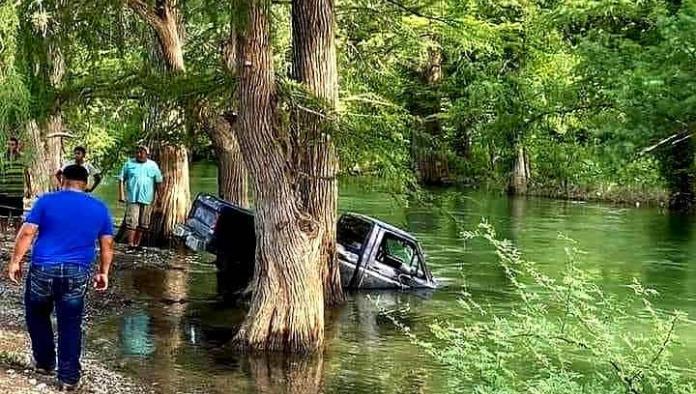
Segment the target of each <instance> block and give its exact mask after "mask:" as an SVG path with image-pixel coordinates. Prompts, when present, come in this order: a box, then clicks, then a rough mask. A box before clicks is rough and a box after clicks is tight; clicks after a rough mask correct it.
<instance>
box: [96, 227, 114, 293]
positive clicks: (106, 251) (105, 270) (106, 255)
mask: <svg viewBox="0 0 696 394" xmlns="http://www.w3.org/2000/svg"><path fill="white" fill-rule="evenodd" d="M113 259H114V237H113V236H111V235H104V236H102V237H101V238H99V271H98V272H97V274H96V275H95V276H94V288H95V289H97V291H104V290H106V289H107V288H108V287H109V269H110V268H111V262H112V261H113Z"/></svg>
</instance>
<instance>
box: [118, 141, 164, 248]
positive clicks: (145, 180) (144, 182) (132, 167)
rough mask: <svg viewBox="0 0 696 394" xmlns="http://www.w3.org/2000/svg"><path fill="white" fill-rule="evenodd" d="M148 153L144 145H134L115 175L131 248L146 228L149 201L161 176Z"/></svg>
mask: <svg viewBox="0 0 696 394" xmlns="http://www.w3.org/2000/svg"><path fill="white" fill-rule="evenodd" d="M148 155H149V150H148V148H147V147H146V146H144V145H140V146H138V147H137V148H136V149H135V157H134V158H132V159H129V160H128V161H127V162H126V164H124V165H123V168H122V169H121V174H120V175H119V180H120V182H119V184H118V193H119V201H121V202H125V203H126V216H125V220H124V222H125V225H126V235H127V238H128V247H129V248H131V249H132V248H137V247H139V246H140V240H141V239H142V235H143V233H144V232H146V231H148V229H149V228H150V216H151V214H152V203H153V202H154V201H155V194H156V192H157V188H158V187H159V185H160V184H161V183H162V180H163V179H162V172H161V171H160V169H159V166H158V165H157V163H155V162H154V161H152V160H150V159H149V158H148Z"/></svg>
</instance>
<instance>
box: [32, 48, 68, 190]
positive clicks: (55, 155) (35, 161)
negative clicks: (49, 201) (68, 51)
mask: <svg viewBox="0 0 696 394" xmlns="http://www.w3.org/2000/svg"><path fill="white" fill-rule="evenodd" d="M42 40H44V44H45V46H46V64H45V68H44V67H39V66H38V65H37V66H36V67H34V70H37V71H38V72H39V73H42V72H45V73H46V74H39V75H35V76H34V77H35V78H37V79H39V80H41V81H43V82H44V83H48V85H50V87H51V88H52V89H60V87H61V85H62V83H63V77H64V76H65V59H64V57H63V53H62V52H61V50H60V48H59V47H58V43H57V42H56V41H57V39H56V37H46V38H43V39H42ZM50 107H51V112H50V113H48V114H47V116H46V117H45V119H43V120H42V121H40V122H37V121H31V122H29V124H28V126H27V131H28V135H29V139H30V140H31V152H30V155H31V156H32V160H31V162H32V164H31V166H30V169H29V172H30V178H31V189H32V190H31V194H32V195H33V196H38V195H40V194H42V193H45V192H48V191H51V190H55V189H56V182H55V178H54V174H55V172H56V170H57V169H59V168H60V167H61V165H62V163H63V137H64V136H65V135H66V133H65V132H64V129H63V115H62V111H61V104H60V102H59V101H54V102H53V103H51V105H50Z"/></svg>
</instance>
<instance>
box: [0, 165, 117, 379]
mask: <svg viewBox="0 0 696 394" xmlns="http://www.w3.org/2000/svg"><path fill="white" fill-rule="evenodd" d="M87 177H88V176H87V170H86V169H85V168H84V167H81V166H78V165H72V166H68V167H66V168H65V170H64V171H63V176H62V183H61V190H60V191H56V192H53V193H47V194H44V195H42V196H41V197H39V199H38V200H37V201H36V203H35V204H34V206H33V207H32V209H31V211H30V212H29V215H28V216H27V219H26V221H25V223H24V224H23V225H22V227H21V228H20V230H19V234H18V235H17V239H16V241H15V245H14V251H13V254H12V258H11V261H10V264H8V266H7V276H8V277H9V279H10V281H12V282H13V283H14V284H17V285H19V284H20V279H21V276H22V265H23V259H24V256H25V255H26V253H27V251H28V250H29V248H31V247H32V244H33V249H32V254H31V264H30V266H29V270H28V274H27V278H26V286H25V292H24V307H25V318H26V324H27V330H28V331H29V337H30V338H31V347H32V353H33V356H34V366H35V369H36V371H37V372H39V373H42V374H46V375H49V374H53V372H54V370H55V368H56V364H57V367H58V383H59V386H60V389H61V390H65V391H73V390H76V389H77V388H78V386H79V382H80V375H81V366H80V355H81V352H82V320H83V311H84V299H85V293H86V292H87V287H88V285H89V281H90V276H91V270H92V262H93V261H94V259H95V254H96V251H95V249H96V248H95V247H96V242H97V241H98V242H99V246H100V249H99V257H100V264H99V268H98V271H97V272H96V273H95V275H94V277H93V286H94V288H95V289H96V290H97V291H100V292H101V291H104V290H106V289H107V287H108V286H109V268H110V266H111V261H112V259H113V221H112V219H111V214H110V213H109V209H108V208H107V207H106V205H105V204H104V203H103V202H101V201H99V200H98V199H96V198H94V197H92V196H90V195H89V194H87V193H85V192H84V191H85V189H86V188H87ZM54 309H55V311H56V319H57V321H58V324H57V329H58V352H57V356H58V357H57V360H56V347H55V343H54V340H53V326H52V324H51V312H52V311H53V310H54ZM56 361H57V363H56Z"/></svg>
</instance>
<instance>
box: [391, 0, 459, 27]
mask: <svg viewBox="0 0 696 394" xmlns="http://www.w3.org/2000/svg"><path fill="white" fill-rule="evenodd" d="M383 1H384V2H386V3H389V4H391V5H393V6H395V7H397V8H399V9H401V10H402V11H406V12H408V13H409V14H412V15H415V16H418V17H421V18H425V19H428V20H431V21H433V22H439V23H444V24H446V25H449V26H455V27H456V26H458V23H457V21H454V20H450V19H444V18H440V17H437V16H433V15H426V14H424V13H422V12H421V11H420V10H418V9H416V8H411V7H409V6H407V5H404V4H402V3H400V2H399V1H397V0H383Z"/></svg>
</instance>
